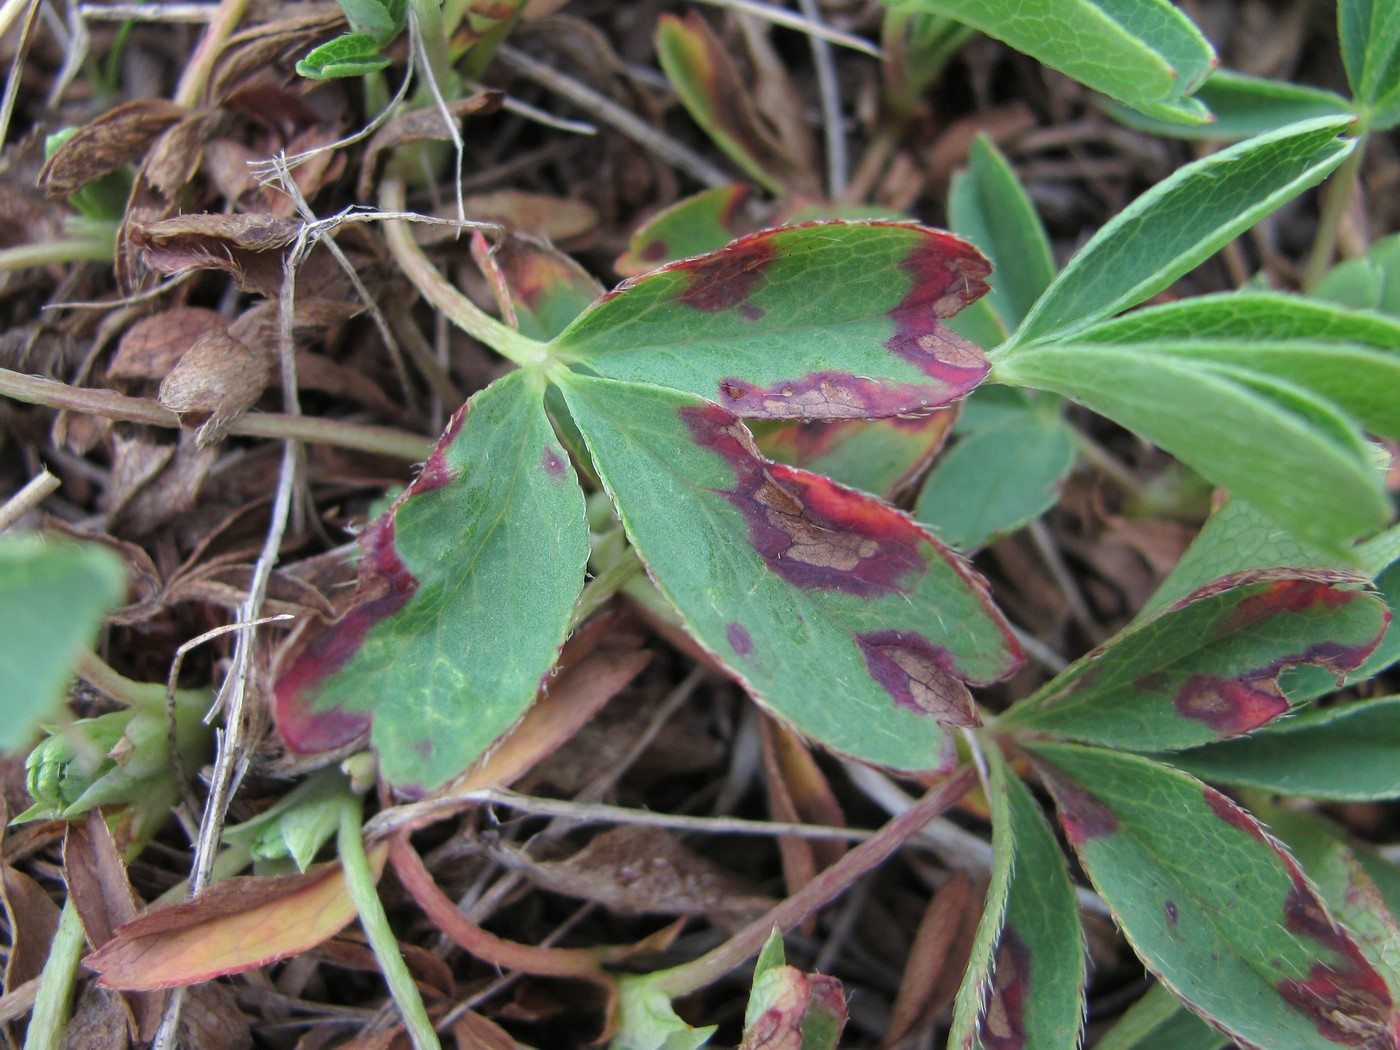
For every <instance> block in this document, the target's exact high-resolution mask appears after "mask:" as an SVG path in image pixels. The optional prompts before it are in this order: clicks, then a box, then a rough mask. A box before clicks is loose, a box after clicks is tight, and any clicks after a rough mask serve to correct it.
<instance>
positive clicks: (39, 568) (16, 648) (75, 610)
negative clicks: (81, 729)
mask: <svg viewBox="0 0 1400 1050" xmlns="http://www.w3.org/2000/svg"><path fill="white" fill-rule="evenodd" d="M125 591H126V570H125V568H124V567H123V566H122V562H121V560H120V559H119V558H118V557H117V556H116V555H115V554H113V553H112V552H111V551H109V550H107V549H105V548H103V547H99V546H97V545H95V544H83V545H81V546H80V545H78V544H73V543H64V542H62V541H46V540H44V539H43V538H42V537H40V536H36V535H19V536H5V537H3V538H0V638H3V639H4V645H3V646H0V712H3V713H4V718H3V719H2V720H0V751H9V750H12V749H14V748H17V747H19V746H21V745H22V744H25V743H28V742H29V740H30V738H31V737H32V736H33V735H34V734H35V733H36V732H37V731H38V729H39V723H40V722H42V721H43V720H44V719H46V718H50V717H52V716H53V715H54V714H55V713H56V708H57V707H58V702H59V699H60V698H61V696H62V695H63V691H64V686H65V684H66V683H67V682H68V680H69V676H70V674H71V673H72V666H73V660H74V659H75V658H76V657H77V655H78V652H79V650H80V649H81V648H82V647H83V646H86V645H91V644H92V642H93V637H94V636H95V635H96V634H97V629H98V627H99V626H100V625H101V623H102V617H103V615H104V614H105V613H107V611H108V610H110V609H111V608H112V607H113V606H115V605H116V604H117V603H118V602H120V601H121V599H122V595H123V594H124V593H125Z"/></svg>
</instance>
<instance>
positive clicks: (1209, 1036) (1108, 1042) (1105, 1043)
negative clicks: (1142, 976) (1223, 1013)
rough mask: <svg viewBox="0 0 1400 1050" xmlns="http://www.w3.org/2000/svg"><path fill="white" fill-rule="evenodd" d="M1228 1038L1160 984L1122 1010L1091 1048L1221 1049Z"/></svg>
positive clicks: (1108, 1049) (1151, 1049)
mask: <svg viewBox="0 0 1400 1050" xmlns="http://www.w3.org/2000/svg"><path fill="white" fill-rule="evenodd" d="M1228 1042H1230V1037H1229V1036H1228V1035H1223V1034H1222V1033H1220V1032H1217V1031H1216V1030H1215V1029H1214V1028H1212V1027H1210V1025H1208V1024H1206V1023H1205V1022H1204V1021H1202V1020H1201V1019H1200V1018H1199V1017H1197V1016H1196V1015H1195V1014H1193V1013H1192V1012H1191V1011H1190V1010H1188V1009H1186V1007H1185V1006H1183V1005H1182V1003H1181V1000H1180V999H1178V998H1177V997H1176V996H1174V995H1172V993H1171V992H1169V991H1168V990H1167V989H1166V988H1165V987H1163V986H1162V985H1160V984H1153V985H1152V987H1151V988H1149V989H1147V992H1146V993H1145V994H1144V995H1143V997H1142V998H1141V999H1139V1000H1138V1001H1137V1002H1135V1003H1133V1005H1132V1006H1130V1007H1128V1009H1127V1010H1125V1011H1124V1012H1123V1016H1122V1017H1120V1018H1119V1019H1118V1023H1117V1024H1115V1025H1114V1026H1113V1027H1112V1028H1110V1029H1109V1030H1108V1031H1107V1032H1105V1033H1104V1035H1103V1036H1102V1038H1100V1039H1099V1041H1098V1042H1097V1043H1095V1044H1094V1050H1221V1047H1223V1046H1225V1044H1226V1043H1228Z"/></svg>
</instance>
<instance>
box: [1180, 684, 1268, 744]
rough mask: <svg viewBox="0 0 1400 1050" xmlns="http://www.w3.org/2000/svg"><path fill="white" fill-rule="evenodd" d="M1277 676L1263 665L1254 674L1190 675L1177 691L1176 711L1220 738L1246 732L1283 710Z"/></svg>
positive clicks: (1256, 727)
mask: <svg viewBox="0 0 1400 1050" xmlns="http://www.w3.org/2000/svg"><path fill="white" fill-rule="evenodd" d="M1277 676H1278V671H1277V670H1276V669H1274V668H1266V669H1265V670H1264V671H1263V672H1262V673H1261V674H1260V675H1259V676H1257V677H1256V676H1253V675H1251V676H1248V677H1242V678H1221V677H1218V676H1216V675H1206V674H1197V675H1191V676H1190V677H1189V678H1187V679H1186V681H1184V682H1182V683H1181V687H1180V688H1179V689H1178V690H1177V693H1176V698H1175V700H1174V704H1175V706H1176V711H1177V714H1179V715H1181V717H1182V718H1190V719H1193V720H1194V721H1197V722H1203V723H1205V724H1206V725H1207V726H1209V727H1210V728H1211V729H1212V730H1214V731H1215V732H1216V733H1217V734H1218V735H1219V736H1221V737H1230V736H1238V735H1240V734H1241V733H1248V732H1249V731H1250V730H1251V729H1258V728H1259V727H1260V726H1262V725H1264V724H1265V723H1267V722H1271V721H1273V720H1274V719H1275V718H1277V717H1278V716H1279V715H1281V714H1284V713H1285V712H1287V710H1288V698H1287V697H1286V696H1284V695H1283V691H1282V690H1281V689H1280V688H1279V686H1278V681H1277Z"/></svg>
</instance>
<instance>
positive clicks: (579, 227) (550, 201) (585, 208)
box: [465, 189, 599, 243]
mask: <svg viewBox="0 0 1400 1050" xmlns="http://www.w3.org/2000/svg"><path fill="white" fill-rule="evenodd" d="M465 206H466V210H467V214H468V215H470V216H471V217H472V218H474V219H480V220H482V221H483V222H495V223H499V224H500V225H502V226H504V227H505V228H506V229H508V230H515V231H517V232H520V233H526V234H529V235H531V236H533V237H543V238H545V239H546V240H550V241H556V242H561V243H562V242H566V241H571V240H576V239H577V238H579V237H583V236H585V235H586V234H589V233H592V232H593V231H595V230H596V229H597V228H598V223H599V218H598V212H597V210H596V209H595V208H594V207H593V206H592V205H590V204H588V203H586V202H584V201H580V200H571V199H569V198H567V197H553V196H549V195H547V194H543V193H527V192H525V191H524V190H508V189H507V190H496V191H495V192H494V193H474V194H471V195H470V196H468V197H467V198H466V202H465Z"/></svg>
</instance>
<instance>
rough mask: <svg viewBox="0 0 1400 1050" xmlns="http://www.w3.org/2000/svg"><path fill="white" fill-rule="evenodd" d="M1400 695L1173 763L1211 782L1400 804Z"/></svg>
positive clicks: (1338, 709) (1292, 722)
mask: <svg viewBox="0 0 1400 1050" xmlns="http://www.w3.org/2000/svg"><path fill="white" fill-rule="evenodd" d="M1397 754H1400V697H1394V696H1391V697H1385V698H1383V699H1380V700H1364V701H1359V702H1357V703H1351V704H1339V705H1337V706H1335V707H1327V708H1319V709H1316V710H1312V711H1308V712H1306V713H1305V714H1302V715H1299V716H1298V717H1297V718H1289V719H1285V720H1283V721H1280V722H1278V723H1276V724H1274V725H1270V726H1267V727H1265V728H1264V729H1261V730H1260V731H1259V732H1258V733H1255V734H1253V735H1251V736H1248V737H1244V738H1242V739H1239V740H1226V741H1223V742H1222V743H1219V744H1212V745H1210V746H1207V747H1198V748H1192V749H1191V750H1189V751H1180V752H1177V753H1176V754H1174V755H1173V756H1171V757H1170V758H1169V761H1170V762H1172V764H1173V765H1178V766H1180V767H1181V768H1182V769H1185V770H1187V771H1188V772H1190V773H1194V774H1196V775H1197V776H1199V777H1203V778H1205V779H1206V780H1213V781H1217V782H1219V783H1222V784H1235V785H1238V786H1240V787H1254V788H1261V789H1263V790H1265V791H1271V792H1273V793H1274V794H1278V795H1297V796H1304V797H1307V798H1315V799H1327V800H1333V801H1347V800H1362V799H1386V798H1400V762H1397V761H1396V755H1397Z"/></svg>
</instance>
